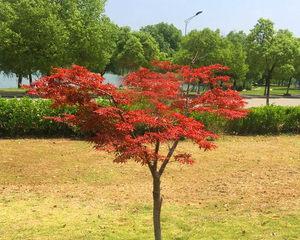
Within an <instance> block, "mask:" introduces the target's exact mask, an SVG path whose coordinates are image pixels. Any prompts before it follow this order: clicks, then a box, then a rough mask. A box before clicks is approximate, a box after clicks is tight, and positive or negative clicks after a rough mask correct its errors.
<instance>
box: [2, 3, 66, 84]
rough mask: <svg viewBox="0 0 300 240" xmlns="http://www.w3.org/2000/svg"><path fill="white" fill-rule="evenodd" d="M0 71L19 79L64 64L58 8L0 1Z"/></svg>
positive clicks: (19, 81)
mask: <svg viewBox="0 0 300 240" xmlns="http://www.w3.org/2000/svg"><path fill="white" fill-rule="evenodd" d="M0 5H1V6H0V9H1V11H0V14H1V16H0V18H1V20H2V21H1V28H2V29H1V30H2V31H1V33H0V35H1V37H0V38H1V44H0V62H1V64H0V65H1V70H4V71H5V72H7V73H15V74H16V75H17V76H18V86H20V84H21V82H22V78H23V77H28V76H29V78H30V79H31V74H33V73H35V72H37V71H40V72H42V73H46V72H49V71H50V69H51V67H52V66H61V65H62V63H63V62H64V59H65V58H64V57H65V49H66V43H67V39H68V34H67V31H66V29H65V27H64V25H63V23H62V22H61V20H60V19H59V18H58V16H57V14H56V13H57V10H58V6H57V5H56V4H55V3H52V2H49V1H45V0H33V1H32V0H19V1H4V0H3V1H1V2H0Z"/></svg>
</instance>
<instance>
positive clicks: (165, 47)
mask: <svg viewBox="0 0 300 240" xmlns="http://www.w3.org/2000/svg"><path fill="white" fill-rule="evenodd" d="M141 31H143V32H147V33H149V34H150V35H151V36H152V37H153V38H154V39H155V41H156V42H157V43H158V45H159V50H160V51H161V52H162V53H165V57H167V58H168V57H171V56H173V54H174V53H175V52H176V51H177V50H178V49H179V47H180V42H181V37H182V33H181V31H180V30H179V29H178V28H176V27H175V26H174V25H173V24H168V23H163V22H162V23H158V24H155V25H147V26H145V27H142V28H141Z"/></svg>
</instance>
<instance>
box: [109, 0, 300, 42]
mask: <svg viewBox="0 0 300 240" xmlns="http://www.w3.org/2000/svg"><path fill="white" fill-rule="evenodd" d="M199 10H203V14H201V15H198V16H197V17H196V18H194V19H193V20H192V21H191V22H190V23H189V25H188V30H189V31H190V30H193V29H198V30H200V29H203V28H206V27H209V28H211V29H220V30H221V32H222V34H227V33H228V32H230V31H232V30H235V31H239V30H244V31H245V32H248V31H249V30H250V29H251V28H253V26H254V25H255V24H256V22H257V20H258V19H259V18H261V17H263V18H269V19H271V20H272V21H273V22H274V23H275V27H276V29H282V28H284V29H289V30H290V31H292V32H293V33H294V34H295V35H296V36H297V37H300V0H206V1H204V0H107V4H106V15H107V16H109V17H110V18H111V19H112V21H113V22H115V23H117V24H118V25H120V26H130V27H131V28H132V29H134V30H138V29H139V28H140V27H142V26H145V25H149V24H156V23H159V22H167V23H172V24H174V25H175V26H176V27H178V28H179V29H181V30H182V31H184V20H185V19H187V18H189V17H190V16H192V15H194V14H195V13H196V12H197V11H199Z"/></svg>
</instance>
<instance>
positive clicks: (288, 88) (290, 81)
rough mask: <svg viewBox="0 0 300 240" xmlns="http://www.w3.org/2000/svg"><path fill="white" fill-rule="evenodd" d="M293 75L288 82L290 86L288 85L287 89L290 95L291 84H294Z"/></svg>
mask: <svg viewBox="0 0 300 240" xmlns="http://www.w3.org/2000/svg"><path fill="white" fill-rule="evenodd" d="M292 79H293V78H292V77H290V79H289V83H288V87H287V90H286V95H289V92H290V88H291V84H292Z"/></svg>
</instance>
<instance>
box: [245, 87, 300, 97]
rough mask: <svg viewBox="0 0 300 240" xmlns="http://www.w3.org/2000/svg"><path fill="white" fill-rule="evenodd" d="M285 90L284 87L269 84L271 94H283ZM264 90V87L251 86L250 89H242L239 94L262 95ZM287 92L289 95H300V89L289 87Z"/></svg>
mask: <svg viewBox="0 0 300 240" xmlns="http://www.w3.org/2000/svg"><path fill="white" fill-rule="evenodd" d="M286 90H287V88H286V87H277V86H271V95H284V94H285V93H286ZM264 91H265V88H264V87H252V90H247V91H242V92H241V94H243V95H258V96H263V94H264ZM289 93H290V94H291V95H300V89H295V88H291V89H290V91H289Z"/></svg>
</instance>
